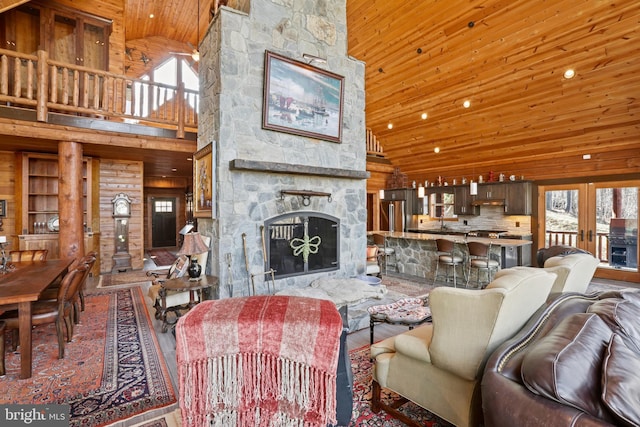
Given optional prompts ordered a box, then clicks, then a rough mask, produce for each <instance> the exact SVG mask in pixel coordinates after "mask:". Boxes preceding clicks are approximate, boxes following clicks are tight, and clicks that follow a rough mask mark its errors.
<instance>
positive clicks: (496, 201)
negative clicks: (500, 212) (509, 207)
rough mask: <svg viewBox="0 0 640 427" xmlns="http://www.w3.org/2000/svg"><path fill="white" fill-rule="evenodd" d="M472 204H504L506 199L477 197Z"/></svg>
mask: <svg viewBox="0 0 640 427" xmlns="http://www.w3.org/2000/svg"><path fill="white" fill-rule="evenodd" d="M471 205H472V206H504V199H476V200H474V201H472V202H471Z"/></svg>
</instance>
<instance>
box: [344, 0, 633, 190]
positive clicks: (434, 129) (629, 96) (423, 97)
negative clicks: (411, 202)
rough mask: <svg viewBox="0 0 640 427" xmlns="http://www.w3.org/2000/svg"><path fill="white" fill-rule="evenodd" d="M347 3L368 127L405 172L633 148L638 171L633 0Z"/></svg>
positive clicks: (418, 174) (497, 166)
mask: <svg viewBox="0 0 640 427" xmlns="http://www.w3.org/2000/svg"><path fill="white" fill-rule="evenodd" d="M347 5H348V7H347V9H348V25H347V27H348V46H349V47H348V50H349V54H350V55H352V56H353V57H355V58H358V59H360V60H362V61H364V62H365V63H366V121H367V127H369V128H371V129H372V131H373V133H374V134H375V135H376V137H377V138H378V140H379V141H380V142H381V144H382V147H383V149H384V152H385V153H386V155H387V157H388V158H389V159H390V160H391V162H392V163H393V164H394V165H395V166H399V167H400V168H401V170H402V171H403V172H404V173H407V174H408V175H409V177H410V178H412V179H424V178H432V177H433V176H434V175H436V176H437V175H440V174H442V175H447V174H448V173H449V174H450V173H453V172H454V171H455V173H458V172H462V170H463V169H466V170H467V171H468V172H471V169H472V168H473V169H475V170H479V171H489V170H498V171H501V170H505V171H506V170H509V165H512V164H514V163H518V162H520V163H528V162H534V163H537V164H539V165H540V167H544V165H545V164H550V163H552V162H554V161H557V159H559V158H571V157H572V156H574V157H575V156H580V157H581V155H582V154H583V153H585V154H586V153H590V154H591V155H596V156H597V155H598V154H599V153H600V154H602V155H603V156H606V155H607V154H606V153H610V152H612V151H616V150H618V151H619V152H623V151H624V150H635V152H636V155H635V162H636V163H635V168H636V170H639V169H638V168H640V165H639V164H638V152H640V117H639V116H638V112H639V110H640V109H639V105H640V103H639V98H640V37H639V33H638V32H639V30H640V25H639V24H640V2H638V1H637V0H623V1H616V2H613V1H600V0H595V1H594V0H579V1H576V0H554V1H530V0H446V1H445V0H442V1H403V2H400V1H384V0H378V1H372V0H348V2H347ZM568 68H572V69H575V71H576V76H575V77H574V78H573V79H570V80H569V79H565V78H564V77H563V73H564V71H565V70H566V69H568ZM465 100H469V101H470V102H471V106H470V107H469V108H466V109H465V108H464V107H463V101H465ZM422 113H427V114H428V118H427V119H426V120H423V119H422V118H421V115H422ZM389 123H392V124H393V128H392V129H388V124H389ZM436 147H438V148H439V149H440V152H439V153H437V154H436V153H435V152H434V149H435V148H436ZM618 160H621V161H622V162H623V163H619V164H618V167H620V166H628V165H625V164H624V159H618ZM627 160H628V159H627Z"/></svg>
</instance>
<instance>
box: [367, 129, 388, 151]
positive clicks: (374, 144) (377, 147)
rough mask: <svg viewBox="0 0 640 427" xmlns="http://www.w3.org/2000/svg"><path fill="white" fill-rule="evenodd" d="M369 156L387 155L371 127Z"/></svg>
mask: <svg viewBox="0 0 640 427" xmlns="http://www.w3.org/2000/svg"><path fill="white" fill-rule="evenodd" d="M367 156H376V157H385V154H384V152H383V151H382V145H381V144H380V141H378V138H376V136H375V135H374V134H373V131H372V130H371V129H367Z"/></svg>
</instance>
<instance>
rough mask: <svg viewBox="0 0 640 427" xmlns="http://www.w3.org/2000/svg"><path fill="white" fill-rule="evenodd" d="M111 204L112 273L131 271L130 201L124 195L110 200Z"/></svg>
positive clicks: (121, 194)
mask: <svg viewBox="0 0 640 427" xmlns="http://www.w3.org/2000/svg"><path fill="white" fill-rule="evenodd" d="M111 203H112V204H113V219H114V221H115V228H114V244H115V253H114V254H113V269H112V270H111V272H112V273H121V272H123V271H128V270H131V269H132V267H131V254H129V218H131V199H129V196H127V195H126V194H124V193H120V194H118V195H117V196H116V197H114V198H113V200H111Z"/></svg>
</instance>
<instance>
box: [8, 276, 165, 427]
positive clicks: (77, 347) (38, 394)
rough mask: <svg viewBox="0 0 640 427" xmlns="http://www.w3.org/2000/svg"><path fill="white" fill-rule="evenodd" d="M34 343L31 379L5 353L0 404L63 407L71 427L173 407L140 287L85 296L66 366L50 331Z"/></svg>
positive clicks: (37, 332)
mask: <svg viewBox="0 0 640 427" xmlns="http://www.w3.org/2000/svg"><path fill="white" fill-rule="evenodd" d="M7 337H9V335H7ZM33 343H34V344H33V376H32V377H31V378H29V379H25V380H20V379H18V376H19V372H20V357H19V353H18V352H16V353H11V352H8V353H6V356H5V360H6V371H7V374H6V375H5V376H4V377H0V404H7V403H18V404H69V405H70V412H71V414H70V415H71V423H70V425H71V426H83V427H95V426H104V425H107V424H111V423H113V422H116V421H119V420H124V419H127V418H129V417H132V416H134V415H137V414H140V413H143V412H147V411H151V410H153V409H157V408H163V407H166V406H168V405H171V404H173V403H175V402H176V401H177V400H176V392H175V391H174V389H173V386H172V384H171V379H170V377H169V373H168V370H167V366H166V363H165V360H164V358H163V356H162V353H161V351H160V348H159V346H158V342H157V337H156V335H155V331H154V329H153V326H152V323H151V319H150V318H149V314H148V312H147V309H146V306H145V301H144V297H143V295H142V291H141V289H140V288H139V287H133V288H127V289H117V290H111V291H108V290H104V291H99V292H96V293H91V294H87V295H86V309H85V311H84V312H82V313H81V315H80V323H79V324H78V325H76V326H75V328H74V336H73V341H72V342H70V343H66V345H65V357H64V359H58V346H57V339H56V331H55V326H54V325H47V326H39V327H36V328H34V330H33ZM18 350H19V349H18Z"/></svg>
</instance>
